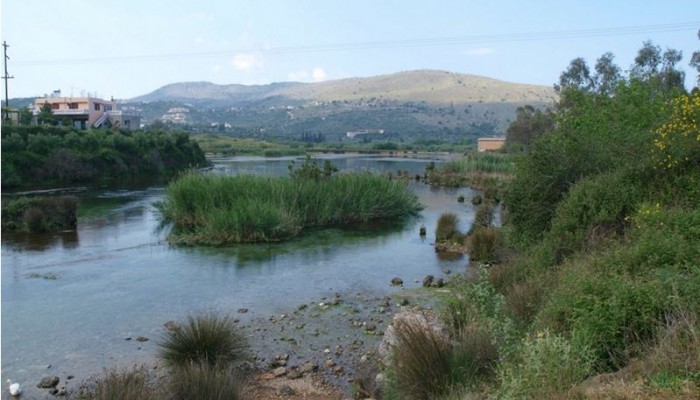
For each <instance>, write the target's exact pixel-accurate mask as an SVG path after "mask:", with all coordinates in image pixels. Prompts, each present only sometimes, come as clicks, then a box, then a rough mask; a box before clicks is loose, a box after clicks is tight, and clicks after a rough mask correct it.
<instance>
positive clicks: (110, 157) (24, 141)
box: [2, 125, 206, 187]
mask: <svg viewBox="0 0 700 400" xmlns="http://www.w3.org/2000/svg"><path fill="white" fill-rule="evenodd" d="M205 164H206V160H205V158H204V153H203V152H202V150H201V149H200V148H199V146H198V145H197V143H195V142H194V141H191V140H190V138H189V135H188V134H187V133H183V132H164V131H160V130H156V131H133V132H130V131H112V130H100V129H91V130H85V131H83V130H77V129H74V128H67V127H60V126H16V125H7V126H3V129H2V186H3V187H17V186H24V185H30V184H34V185H37V184H38V185H54V184H71V183H89V182H95V181H104V180H107V181H109V180H122V179H135V178H147V177H164V176H170V175H173V174H175V173H176V172H177V171H180V170H182V169H185V168H188V167H190V166H193V167H194V166H204V165H205Z"/></svg>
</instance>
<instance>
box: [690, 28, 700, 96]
mask: <svg viewBox="0 0 700 400" xmlns="http://www.w3.org/2000/svg"><path fill="white" fill-rule="evenodd" d="M698 39H700V29H699V30H698ZM689 64H690V66H691V67H693V68H695V70H696V71H697V75H696V76H695V83H696V85H698V86H700V51H694V52H693V55H692V57H690V63H689Z"/></svg>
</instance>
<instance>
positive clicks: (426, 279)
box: [423, 275, 435, 287]
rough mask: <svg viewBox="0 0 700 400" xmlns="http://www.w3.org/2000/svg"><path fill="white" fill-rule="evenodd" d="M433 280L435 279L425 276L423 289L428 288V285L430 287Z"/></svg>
mask: <svg viewBox="0 0 700 400" xmlns="http://www.w3.org/2000/svg"><path fill="white" fill-rule="evenodd" d="M434 279H435V277H434V276H432V275H426V277H425V278H423V287H429V286H430V285H432V284H433V280H434Z"/></svg>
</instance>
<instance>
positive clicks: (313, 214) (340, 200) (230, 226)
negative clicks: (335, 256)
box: [158, 167, 422, 245]
mask: <svg viewBox="0 0 700 400" xmlns="http://www.w3.org/2000/svg"><path fill="white" fill-rule="evenodd" d="M308 170H309V169H307V170H305V169H304V168H303V167H302V168H300V169H299V170H297V171H302V172H300V173H298V174H294V173H293V174H292V176H293V177H261V176H250V175H238V176H216V175H209V174H201V173H197V172H189V173H186V174H184V175H182V176H181V177H180V178H179V179H177V180H176V181H174V182H172V183H171V184H170V185H169V186H168V187H167V188H166V194H165V200H164V201H163V202H161V203H160V204H159V205H158V209H159V211H160V215H161V218H162V219H163V220H165V221H170V222H173V223H174V225H175V226H174V230H173V233H172V234H171V239H172V240H173V241H174V242H178V243H188V244H211V245H219V244H226V243H240V242H271V241H280V240H285V239H289V238H292V237H294V236H296V235H298V234H299V233H300V232H301V231H302V230H303V229H306V228H312V227H322V226H328V225H339V224H351V223H357V222H368V221H371V220H388V219H396V218H401V217H405V216H408V215H411V214H415V213H417V212H418V211H420V210H421V209H422V206H421V205H420V204H419V202H418V199H417V196H416V195H415V194H414V193H413V192H411V191H410V189H408V187H407V186H406V185H405V184H402V183H401V182H396V181H390V180H388V179H386V178H384V177H381V176H376V175H371V174H367V173H358V174H338V175H333V176H326V175H324V174H323V171H321V172H319V173H318V174H315V173H313V171H311V172H309V171H308ZM303 171H306V172H303ZM319 171H320V169H319ZM316 178H317V179H316Z"/></svg>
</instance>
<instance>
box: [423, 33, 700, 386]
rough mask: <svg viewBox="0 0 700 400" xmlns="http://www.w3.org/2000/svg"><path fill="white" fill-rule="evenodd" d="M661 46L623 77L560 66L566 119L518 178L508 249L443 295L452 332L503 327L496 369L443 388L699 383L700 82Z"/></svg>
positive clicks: (537, 145) (523, 163) (541, 141)
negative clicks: (687, 79)
mask: <svg viewBox="0 0 700 400" xmlns="http://www.w3.org/2000/svg"><path fill="white" fill-rule="evenodd" d="M669 51H671V50H667V52H669ZM650 52H651V53H656V54H657V55H658V56H659V57H646V56H645V55H649V54H650ZM652 55H653V54H652ZM671 55H672V54H671ZM664 57H665V56H664ZM664 57H661V49H660V48H657V47H655V46H653V45H651V44H650V43H645V47H644V52H642V51H640V55H639V56H638V58H637V59H636V61H635V62H636V65H635V66H633V68H632V69H631V71H632V72H631V73H630V76H629V77H627V78H624V77H622V76H617V78H615V79H614V84H612V82H611V81H606V80H605V79H603V77H600V76H596V75H591V74H590V73H589V72H587V70H586V68H587V67H586V66H585V62H584V61H583V60H581V59H577V60H574V61H575V62H572V67H570V69H569V70H568V71H566V72H565V73H563V74H562V82H561V83H562V85H561V86H560V87H559V90H560V93H561V94H562V98H561V102H560V104H559V107H558V108H557V110H556V112H555V114H554V115H553V118H555V120H556V124H555V125H554V126H552V127H551V129H549V130H546V131H543V132H540V133H538V134H537V135H534V136H533V137H532V138H531V139H532V140H531V141H530V142H529V145H528V146H527V147H525V148H523V149H522V150H524V151H525V152H524V153H523V154H522V155H521V156H520V157H519V158H518V159H517V161H516V164H515V167H514V178H513V180H512V181H511V182H510V183H509V185H508V191H507V194H506V196H505V201H504V204H503V206H504V210H505V220H504V226H503V228H500V229H499V230H498V234H497V236H498V240H496V241H495V242H494V245H495V247H496V249H495V252H496V253H498V254H504V255H507V257H502V258H501V259H498V260H496V261H494V260H493V259H486V260H484V261H487V262H489V263H490V264H480V265H477V266H476V267H475V268H474V269H476V271H477V272H476V273H475V274H474V276H473V277H471V278H469V279H467V280H465V281H463V282H460V281H456V282H454V285H453V288H452V290H453V294H454V295H453V296H450V297H449V298H448V299H447V300H446V301H445V302H444V304H443V310H444V311H443V314H442V315H443V319H444V320H445V322H446V324H447V325H448V326H449V327H451V328H452V330H453V332H458V331H459V329H463V328H464V327H468V326H474V325H476V326H479V327H480V328H481V329H483V330H484V331H485V335H487V336H490V337H492V338H493V341H494V343H495V344H496V345H497V346H496V347H497V349H498V353H499V354H498V357H497V359H498V362H497V364H496V366H495V373H494V374H493V375H490V376H486V377H484V379H482V380H480V381H479V382H478V383H476V384H473V385H469V386H467V387H461V388H460V387H455V388H454V391H453V393H457V395H455V396H457V397H455V396H448V397H447V398H472V397H480V396H484V395H486V396H488V397H495V398H613V397H615V398H639V397H640V396H642V395H643V396H642V397H644V396H646V397H644V398H655V396H656V395H658V396H659V397H661V398H674V396H680V397H681V398H697V397H698V395H700V369H699V365H700V362H699V359H698V357H697V355H698V351H697V344H698V335H697V333H698V332H700V324H699V323H698V321H700V320H699V318H700V164H699V163H698V162H699V160H700V125H699V122H700V90H698V89H697V88H696V89H694V90H693V92H692V93H690V94H689V93H686V92H685V90H684V89H683V87H682V86H680V84H678V82H682V80H680V81H678V80H677V79H676V78H674V77H677V76H678V74H677V72H678V71H676V70H675V69H674V63H673V62H671V61H672V60H673V59H674V58H673V57H670V58H664ZM610 59H611V56H610V55H606V56H605V57H602V58H601V59H600V60H598V65H596V71H613V70H614V68H613V69H611V68H607V69H606V68H603V67H604V66H606V65H607V64H606V63H609V61H610ZM653 60H657V64H659V65H655V64H653V63H654V61H653ZM659 60H665V61H663V63H664V64H663V65H660V64H661V61H659ZM607 67H610V65H607ZM645 71H646V72H645ZM613 78H614V77H612V78H610V79H613ZM674 82H676V83H674ZM489 229H493V228H489ZM493 263H495V264H493ZM459 340H460V339H459V336H458V335H456V334H454V335H453V337H452V346H456V345H458V344H459ZM451 368H457V367H451ZM450 373H452V371H450ZM599 374H605V375H602V376H601V377H600V379H602V380H599V379H597V378H596V375H599ZM601 382H615V384H614V385H606V384H601ZM592 386H594V387H595V390H591V387H592ZM633 386H634V387H633ZM474 392H477V393H474ZM437 394H438V393H434V395H437ZM428 397H430V396H428Z"/></svg>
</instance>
